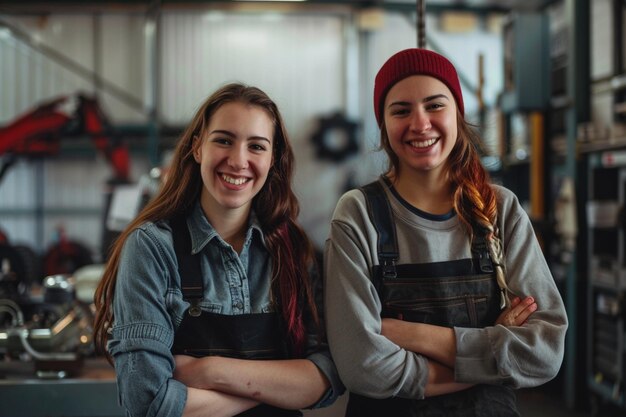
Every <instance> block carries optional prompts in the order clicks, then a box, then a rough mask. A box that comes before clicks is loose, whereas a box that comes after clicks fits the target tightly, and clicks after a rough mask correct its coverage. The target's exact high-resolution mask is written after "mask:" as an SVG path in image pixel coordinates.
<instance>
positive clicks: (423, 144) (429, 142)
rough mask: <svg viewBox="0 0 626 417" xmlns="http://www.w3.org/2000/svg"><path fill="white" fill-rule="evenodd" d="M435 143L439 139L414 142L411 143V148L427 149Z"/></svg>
mask: <svg viewBox="0 0 626 417" xmlns="http://www.w3.org/2000/svg"><path fill="white" fill-rule="evenodd" d="M435 142H437V138H433V139H428V140H422V141H417V140H414V141H413V142H411V146H413V147H415V148H427V147H429V146H432V145H434V144H435Z"/></svg>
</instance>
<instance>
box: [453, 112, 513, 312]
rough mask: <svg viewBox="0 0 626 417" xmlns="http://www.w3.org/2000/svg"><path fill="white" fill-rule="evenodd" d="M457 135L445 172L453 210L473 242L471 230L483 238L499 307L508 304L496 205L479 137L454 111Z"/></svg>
mask: <svg viewBox="0 0 626 417" xmlns="http://www.w3.org/2000/svg"><path fill="white" fill-rule="evenodd" d="M457 126H458V128H459V132H458V133H459V136H458V139H457V143H456V144H455V146H454V148H453V150H452V152H451V153H450V157H449V161H448V162H449V164H448V175H449V178H450V180H451V183H452V184H453V186H454V188H455V190H454V209H455V210H456V212H457V214H458V216H459V219H460V220H461V223H462V224H463V225H464V226H465V228H466V229H467V232H468V234H469V235H470V241H471V242H472V243H473V241H474V233H481V234H482V235H483V236H484V237H485V240H486V244H487V250H488V252H489V256H490V257H491V262H492V264H493V265H494V267H495V272H496V282H497V283H498V287H499V288H500V308H503V309H504V308H506V307H508V306H509V305H510V300H509V297H508V292H509V289H508V286H507V283H506V271H505V267H504V250H503V247H502V241H501V240H500V237H499V230H498V226H497V224H498V223H497V222H498V206H497V200H496V195H495V191H494V189H493V187H492V186H491V184H490V183H489V175H488V173H487V171H486V170H485V168H484V167H483V166H482V163H481V161H480V158H479V155H478V152H477V151H476V146H478V145H479V143H480V138H479V137H478V135H477V134H476V132H474V131H473V130H472V129H470V127H469V125H468V124H467V123H466V122H465V120H464V119H463V118H462V116H461V115H460V114H457Z"/></svg>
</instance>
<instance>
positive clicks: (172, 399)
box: [148, 379, 187, 417]
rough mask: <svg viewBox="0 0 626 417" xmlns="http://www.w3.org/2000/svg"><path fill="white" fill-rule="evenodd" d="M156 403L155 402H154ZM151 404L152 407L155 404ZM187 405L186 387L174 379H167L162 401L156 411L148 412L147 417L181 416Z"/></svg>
mask: <svg viewBox="0 0 626 417" xmlns="http://www.w3.org/2000/svg"><path fill="white" fill-rule="evenodd" d="M155 403H156V401H155ZM155 403H153V404H152V406H155V405H156V404H155ZM186 403H187V386H185V384H183V383H182V382H180V381H177V380H175V379H169V380H168V381H167V384H165V393H164V395H163V401H162V402H161V404H160V405H159V406H158V407H159V409H158V410H154V411H153V410H149V411H148V415H153V416H156V417H161V416H162V417H170V416H182V415H183V410H184V409H185V404H186Z"/></svg>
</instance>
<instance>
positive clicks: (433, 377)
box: [381, 297, 537, 396]
mask: <svg viewBox="0 0 626 417" xmlns="http://www.w3.org/2000/svg"><path fill="white" fill-rule="evenodd" d="M536 309H537V304H536V303H535V300H534V299H533V298H532V297H526V298H524V299H523V300H521V299H519V298H517V297H516V298H514V299H513V300H512V301H511V305H510V306H509V307H508V308H506V309H504V310H503V311H502V313H500V316H499V317H498V319H497V320H496V322H495V324H496V325H497V324H501V325H504V326H522V325H523V324H524V323H525V322H526V320H527V319H528V317H529V316H530V315H531V314H532V313H533V312H534V311H535V310H536ZM381 334H382V335H383V336H385V337H386V338H387V339H389V340H391V341H392V342H394V343H395V344H396V345H398V346H400V347H401V348H403V349H405V350H409V351H411V352H415V353H419V354H421V355H423V356H425V357H427V358H428V359H429V361H428V368H429V369H428V370H429V376H428V384H427V386H426V396H436V395H441V394H447V393H451V392H456V391H460V390H463V389H466V388H468V387H470V385H469V384H462V383H457V382H455V381H454V362H455V360H456V353H457V349H456V338H455V335H454V329H452V328H448V327H441V326H434V325H431V324H425V323H412V322H407V321H402V320H397V319H383V320H382V330H381Z"/></svg>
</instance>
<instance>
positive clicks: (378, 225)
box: [359, 181, 399, 278]
mask: <svg viewBox="0 0 626 417" xmlns="http://www.w3.org/2000/svg"><path fill="white" fill-rule="evenodd" d="M359 189H360V190H361V192H362V193H363V194H364V195H365V201H366V202H367V211H368V213H369V216H370V219H371V221H372V223H373V224H374V228H375V229H376V232H377V234H378V242H377V250H378V259H379V260H380V262H381V264H382V275H383V278H395V277H396V276H397V273H396V262H397V261H398V257H399V252H398V241H397V238H396V226H395V224H394V218H393V213H392V212H391V207H390V206H389V200H388V199H387V195H386V194H385V190H384V188H383V185H382V184H381V183H380V181H374V182H371V183H369V184H367V185H364V186H362V187H360V188H359Z"/></svg>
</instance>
